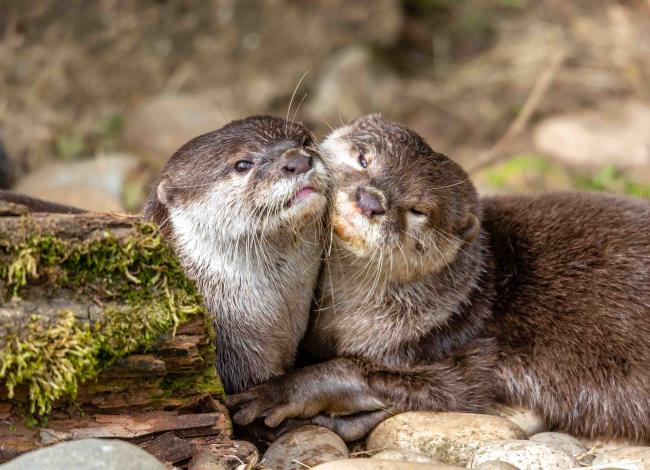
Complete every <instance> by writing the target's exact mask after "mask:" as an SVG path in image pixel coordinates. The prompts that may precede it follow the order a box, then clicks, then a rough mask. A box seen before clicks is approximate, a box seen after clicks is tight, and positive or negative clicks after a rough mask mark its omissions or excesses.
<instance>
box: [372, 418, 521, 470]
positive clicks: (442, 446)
mask: <svg viewBox="0 0 650 470" xmlns="http://www.w3.org/2000/svg"><path fill="white" fill-rule="evenodd" d="M525 437H526V435H525V433H524V431H522V430H521V428H519V427H518V426H517V425H516V424H514V423H512V422H511V421H508V420H507V419H504V418H500V417H497V416H491V415H480V414H472V413H430V412H409V413H402V414H399V415H396V416H393V417H391V418H389V419H387V420H386V421H384V422H382V423H381V424H379V426H377V427H376V428H375V429H374V430H373V431H372V432H371V433H370V435H369V436H368V440H367V442H366V449H367V450H375V449H399V450H406V451H411V452H418V453H422V454H424V455H428V456H430V457H433V458H435V459H437V460H440V461H442V462H445V463H450V464H456V463H461V464H465V463H466V462H468V461H469V460H470V459H471V457H472V455H473V454H474V452H475V451H476V449H478V448H479V447H480V446H482V445H483V444H485V443H487V442H492V441H500V440H506V439H523V438H525Z"/></svg>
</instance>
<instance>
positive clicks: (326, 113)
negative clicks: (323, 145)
mask: <svg viewBox="0 0 650 470" xmlns="http://www.w3.org/2000/svg"><path fill="white" fill-rule="evenodd" d="M398 93H399V80H398V79H397V77H396V76H395V74H394V73H392V72H391V71H390V70H389V69H388V68H387V67H386V66H384V65H383V64H382V63H381V61H380V60H379V59H377V58H376V57H374V55H373V53H372V51H371V50H370V49H369V48H367V47H363V46H350V47H347V48H345V49H343V50H341V51H340V52H338V53H337V54H336V55H334V56H333V57H332V58H331V59H330V60H329V61H328V62H326V63H325V64H324V65H323V67H322V71H321V73H320V75H319V77H318V81H317V83H316V85H315V87H314V92H313V94H312V97H311V98H310V100H309V101H308V102H307V103H306V106H305V113H306V115H307V116H308V118H309V119H310V120H312V121H314V122H316V123H321V122H322V121H323V120H325V121H327V122H329V123H330V124H331V125H335V126H336V125H339V124H340V123H341V119H343V121H348V120H351V119H355V118H357V117H359V116H362V115H364V114H367V113H370V112H376V111H378V110H382V109H391V107H392V105H393V104H394V101H396V100H397V99H398V98H397V96H398Z"/></svg>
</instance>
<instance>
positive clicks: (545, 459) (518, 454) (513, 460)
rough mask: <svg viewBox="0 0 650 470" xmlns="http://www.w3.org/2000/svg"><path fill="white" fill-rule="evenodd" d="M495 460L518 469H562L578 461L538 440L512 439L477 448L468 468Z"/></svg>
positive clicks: (572, 465) (575, 465)
mask: <svg viewBox="0 0 650 470" xmlns="http://www.w3.org/2000/svg"><path fill="white" fill-rule="evenodd" d="M491 460H497V461H501V462H506V463H509V464H511V465H514V466H515V467H517V468H519V469H520V470H564V469H568V468H574V467H577V466H578V462H577V461H576V460H575V459H574V458H573V457H571V456H570V455H568V454H565V453H564V452H562V451H561V450H559V449H556V448H555V447H551V446H549V445H547V444H540V443H538V442H532V441H524V440H513V441H501V442H491V443H489V444H485V445H484V446H482V447H481V448H479V449H478V450H477V451H476V453H475V454H474V457H473V458H472V461H471V463H470V465H469V468H474V469H476V468H478V466H479V465H480V464H482V463H483V462H489V461H491Z"/></svg>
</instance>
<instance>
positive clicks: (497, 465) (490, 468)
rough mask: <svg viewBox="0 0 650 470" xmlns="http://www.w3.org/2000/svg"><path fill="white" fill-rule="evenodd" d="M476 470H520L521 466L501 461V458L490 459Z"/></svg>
mask: <svg viewBox="0 0 650 470" xmlns="http://www.w3.org/2000/svg"><path fill="white" fill-rule="evenodd" d="M476 470H519V468H517V467H515V466H514V465H512V464H509V463H506V462H500V461H499V460H488V461H487V462H483V463H482V464H479V466H478V467H476Z"/></svg>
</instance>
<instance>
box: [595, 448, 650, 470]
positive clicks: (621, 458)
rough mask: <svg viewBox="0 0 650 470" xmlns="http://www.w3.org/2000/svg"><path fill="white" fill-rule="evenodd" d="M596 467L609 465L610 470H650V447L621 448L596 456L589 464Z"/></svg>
mask: <svg viewBox="0 0 650 470" xmlns="http://www.w3.org/2000/svg"><path fill="white" fill-rule="evenodd" d="M591 464H592V465H593V466H594V467H595V466H597V465H607V464H609V465H611V467H612V468H625V469H630V470H632V469H634V470H650V447H641V446H633V447H621V448H620V449H613V450H608V451H606V452H603V453H601V454H598V455H597V456H596V458H595V459H594V461H593V462H592V463H591Z"/></svg>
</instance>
